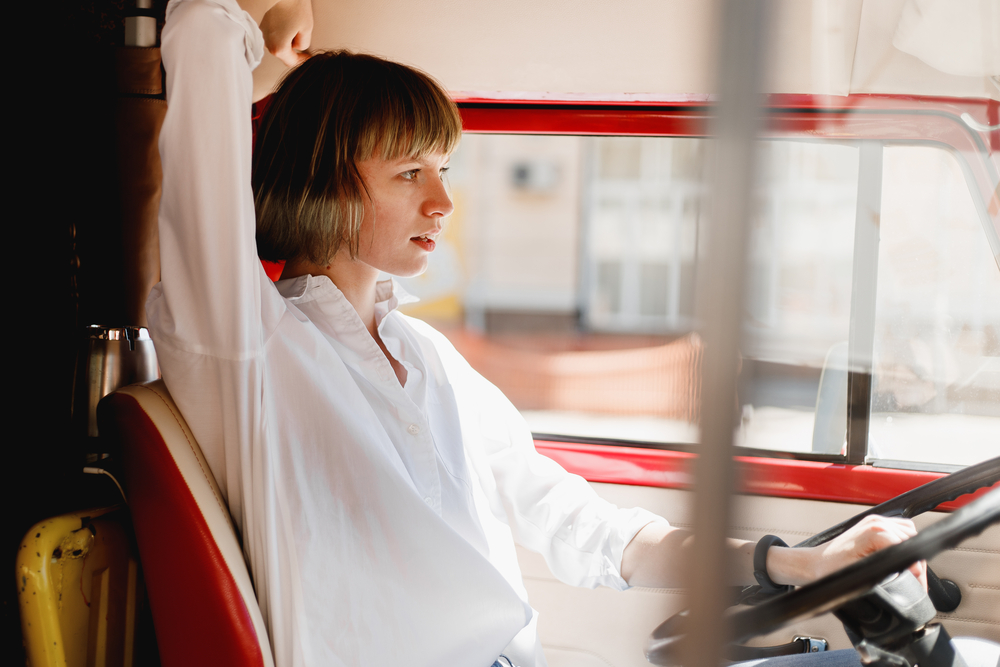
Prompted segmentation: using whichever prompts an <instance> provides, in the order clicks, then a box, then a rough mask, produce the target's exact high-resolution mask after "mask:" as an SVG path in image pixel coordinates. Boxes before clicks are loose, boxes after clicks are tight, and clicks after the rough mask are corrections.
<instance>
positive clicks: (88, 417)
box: [71, 324, 160, 437]
mask: <svg viewBox="0 0 1000 667" xmlns="http://www.w3.org/2000/svg"><path fill="white" fill-rule="evenodd" d="M159 377H160V368H159V366H158V365H157V363H156V350H154V349H153V340H152V339H151V338H150V337H149V331H148V330H147V329H146V328H145V327H107V326H101V325H98V324H91V325H90V326H88V327H87V328H86V329H85V331H84V339H83V342H82V344H81V347H80V353H79V356H78V357H77V362H76V374H75V377H74V383H73V384H74V387H73V403H72V408H71V409H72V411H73V423H74V425H75V427H76V429H77V433H78V434H79V435H81V436H90V437H96V436H97V404H98V402H100V400H101V399H102V398H104V397H105V396H107V395H108V394H110V393H111V392H113V391H114V390H115V389H118V388H119V387H124V386H125V385H128V384H134V383H136V382H148V381H151V380H156V379H157V378H159Z"/></svg>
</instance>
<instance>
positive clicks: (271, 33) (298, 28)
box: [260, 0, 313, 67]
mask: <svg viewBox="0 0 1000 667" xmlns="http://www.w3.org/2000/svg"><path fill="white" fill-rule="evenodd" d="M260 31H261V32H262V33H263V34H264V47H265V48H266V49H267V50H268V51H270V52H271V53H272V54H273V55H274V56H275V57H276V58H278V60H280V61H281V62H283V63H285V64H286V65H288V66H289V67H295V66H296V65H298V64H299V63H301V62H303V61H304V60H306V59H308V58H309V55H310V54H309V45H310V44H311V43H312V31H313V12H312V0H279V2H277V3H276V4H275V5H274V6H273V7H271V8H270V9H269V10H267V13H266V14H264V18H263V19H262V20H261V22H260Z"/></svg>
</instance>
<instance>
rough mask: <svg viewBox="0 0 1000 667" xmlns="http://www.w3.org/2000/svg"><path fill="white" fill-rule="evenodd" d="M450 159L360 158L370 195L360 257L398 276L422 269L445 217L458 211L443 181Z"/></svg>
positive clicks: (432, 156)
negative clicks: (362, 159)
mask: <svg viewBox="0 0 1000 667" xmlns="http://www.w3.org/2000/svg"><path fill="white" fill-rule="evenodd" d="M449 157H450V156H448V155H445V154H444V153H431V154H429V155H425V156H423V157H421V158H417V159H414V158H409V157H404V158H399V159H396V160H383V159H382V158H379V157H373V158H369V159H368V160H364V161H361V162H358V170H359V171H360V172H361V177H362V179H364V182H365V185H366V186H367V187H368V194H369V195H370V196H371V202H370V203H366V205H365V216H364V219H363V221H362V223H361V232H360V238H359V244H358V257H357V259H358V260H359V261H361V262H364V263H365V264H368V265H369V266H371V267H372V268H375V269H378V270H379V271H384V272H385V273H388V274H391V275H394V276H401V277H408V276H415V275H418V274H420V273H423V271H424V270H425V269H426V268H427V260H428V256H429V255H430V253H431V252H433V250H434V246H435V245H436V239H437V236H438V234H440V233H441V230H442V228H443V223H444V217H445V216H447V215H448V214H449V213H451V212H452V210H454V206H452V203H451V197H450V196H449V195H448V191H447V189H446V188H445V184H444V173H445V172H446V171H447V169H448V167H447V165H448V158H449ZM369 204H370V205H369Z"/></svg>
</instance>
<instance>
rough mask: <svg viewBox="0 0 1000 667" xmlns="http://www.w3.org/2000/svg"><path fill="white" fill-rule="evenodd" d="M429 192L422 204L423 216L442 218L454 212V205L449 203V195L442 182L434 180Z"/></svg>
mask: <svg viewBox="0 0 1000 667" xmlns="http://www.w3.org/2000/svg"><path fill="white" fill-rule="evenodd" d="M430 188H431V191H430V193H429V194H428V196H427V200H426V201H425V202H424V215H426V216H427V217H439V218H443V217H445V216H447V215H449V214H450V213H451V212H452V211H454V210H455V205H454V204H452V202H451V195H449V194H448V188H447V187H446V186H445V184H444V181H441V180H437V179H435V181H434V183H433V184H431V186H430Z"/></svg>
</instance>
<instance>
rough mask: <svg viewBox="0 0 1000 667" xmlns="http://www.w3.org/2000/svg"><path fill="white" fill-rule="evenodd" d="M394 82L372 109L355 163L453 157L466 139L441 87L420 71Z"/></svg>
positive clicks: (361, 136) (358, 145)
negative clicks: (451, 155)
mask: <svg viewBox="0 0 1000 667" xmlns="http://www.w3.org/2000/svg"><path fill="white" fill-rule="evenodd" d="M406 74H411V75H412V76H405V77H400V78H399V79H397V80H396V81H393V82H392V83H393V84H396V85H393V86H391V88H392V89H391V90H383V91H382V93H383V94H382V95H380V96H379V98H378V99H377V100H373V101H372V103H371V106H370V107H369V108H368V112H369V114H368V117H367V118H366V122H365V126H364V127H363V128H362V129H361V133H360V136H359V137H358V144H357V152H356V153H355V156H354V159H355V160H367V159H369V158H371V157H374V156H378V157H381V158H383V159H386V160H395V159H398V158H402V157H412V158H420V157H423V156H425V155H428V154H430V153H444V154H450V153H452V152H453V151H454V150H455V149H456V148H457V147H458V144H459V142H460V141H461V139H462V119H461V116H459V113H458V108H457V107H456V106H455V103H454V102H453V101H452V100H451V98H449V97H448V96H447V95H446V94H445V92H444V91H443V90H442V89H441V87H440V86H439V85H438V84H437V82H435V81H434V80H433V79H431V78H430V77H429V76H427V75H426V74H424V73H423V72H420V71H419V70H408V71H407V72H406Z"/></svg>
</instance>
